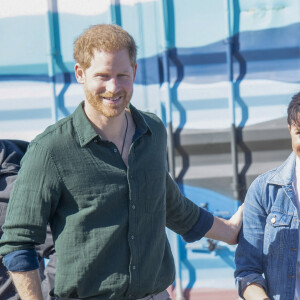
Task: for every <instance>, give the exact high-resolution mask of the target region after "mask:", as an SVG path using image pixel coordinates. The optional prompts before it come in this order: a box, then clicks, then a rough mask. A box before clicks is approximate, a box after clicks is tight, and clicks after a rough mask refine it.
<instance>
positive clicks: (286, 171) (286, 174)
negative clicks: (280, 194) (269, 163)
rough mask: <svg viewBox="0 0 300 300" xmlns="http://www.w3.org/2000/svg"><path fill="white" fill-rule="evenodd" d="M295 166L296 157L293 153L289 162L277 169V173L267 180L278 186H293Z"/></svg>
mask: <svg viewBox="0 0 300 300" xmlns="http://www.w3.org/2000/svg"><path fill="white" fill-rule="evenodd" d="M295 166H296V155H295V153H294V152H292V153H291V154H290V156H289V157H288V158H287V160H286V161H285V162H284V163H283V164H282V165H281V166H280V167H278V168H277V170H276V171H275V173H274V174H273V175H272V176H271V177H270V178H269V179H268V180H267V182H268V183H270V184H276V185H291V184H292V182H293V178H294V172H295Z"/></svg>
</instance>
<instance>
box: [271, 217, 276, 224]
mask: <svg viewBox="0 0 300 300" xmlns="http://www.w3.org/2000/svg"><path fill="white" fill-rule="evenodd" d="M275 222H276V217H275V216H274V217H273V218H272V219H271V223H272V224H274V223H275Z"/></svg>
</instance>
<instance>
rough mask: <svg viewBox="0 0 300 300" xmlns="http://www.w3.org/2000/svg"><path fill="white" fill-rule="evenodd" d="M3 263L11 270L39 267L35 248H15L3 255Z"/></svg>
mask: <svg viewBox="0 0 300 300" xmlns="http://www.w3.org/2000/svg"><path fill="white" fill-rule="evenodd" d="M3 261H4V265H5V267H6V268H7V270H8V271H11V272H27V271H32V270H35V269H38V268H39V261H38V256H37V253H36V251H35V249H28V250H17V251H14V252H11V253H9V254H6V255H5V256H4V257H3Z"/></svg>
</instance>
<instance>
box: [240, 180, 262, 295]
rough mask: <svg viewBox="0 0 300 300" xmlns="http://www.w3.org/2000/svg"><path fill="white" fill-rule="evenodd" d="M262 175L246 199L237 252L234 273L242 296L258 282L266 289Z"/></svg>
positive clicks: (250, 189) (252, 185) (253, 184)
mask: <svg viewBox="0 0 300 300" xmlns="http://www.w3.org/2000/svg"><path fill="white" fill-rule="evenodd" d="M261 180H262V177H258V178H257V179H256V180H255V181H254V182H253V183H252V184H251V186H250V188H249V190H248V193H247V195H246V199H245V206H244V213H243V227H242V230H241V231H240V234H239V244H238V247H237V250H236V253H235V264H236V271H235V273H234V276H235V279H236V285H237V288H238V292H239V295H240V297H242V294H243V291H244V290H245V288H246V287H247V286H248V285H250V284H252V283H256V284H259V285H261V286H262V287H263V288H264V289H265V290H266V288H267V287H266V281H265V279H264V277H263V276H262V274H263V241H264V228H265V225H266V212H265V209H264V208H263V205H262V193H263V192H262V186H263V183H262V182H261Z"/></svg>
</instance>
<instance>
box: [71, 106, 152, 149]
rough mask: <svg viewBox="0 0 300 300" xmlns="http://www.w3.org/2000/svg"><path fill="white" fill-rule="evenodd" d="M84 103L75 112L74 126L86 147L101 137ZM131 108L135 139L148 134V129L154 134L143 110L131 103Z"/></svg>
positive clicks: (82, 144)
mask: <svg viewBox="0 0 300 300" xmlns="http://www.w3.org/2000/svg"><path fill="white" fill-rule="evenodd" d="M83 105H84V102H81V103H80V105H79V106H78V107H77V108H76V110H75V111H74V112H73V120H74V127H75V130H76V132H77V135H78V138H79V143H80V146H81V147H84V146H85V145H87V144H88V143H89V142H91V141H92V140H93V139H95V138H99V135H98V134H97V133H96V131H95V129H94V128H93V126H92V124H91V122H90V121H89V120H88V118H87V116H86V114H85V112H84V109H83ZM129 109H130V111H131V114H132V118H133V120H134V123H135V126H136V130H135V135H134V139H135V138H137V137H138V136H141V135H143V134H146V133H147V132H148V131H149V133H150V134H152V131H151V128H150V127H149V125H148V123H147V121H146V120H145V118H144V116H143V115H142V114H141V112H140V111H138V110H137V109H136V108H135V107H134V106H133V105H132V104H130V105H129Z"/></svg>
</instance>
